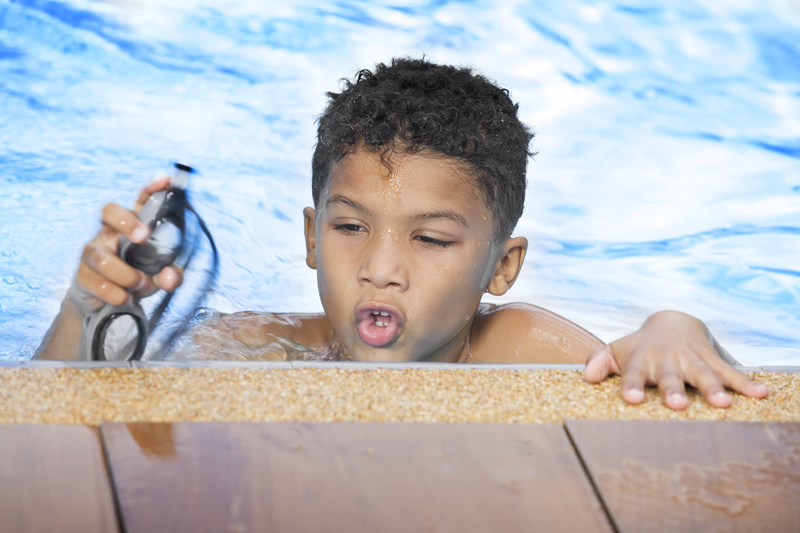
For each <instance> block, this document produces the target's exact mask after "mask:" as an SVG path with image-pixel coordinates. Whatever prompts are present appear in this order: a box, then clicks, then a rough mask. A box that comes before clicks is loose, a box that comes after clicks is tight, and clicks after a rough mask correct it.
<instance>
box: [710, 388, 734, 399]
mask: <svg viewBox="0 0 800 533" xmlns="http://www.w3.org/2000/svg"><path fill="white" fill-rule="evenodd" d="M730 397H731V395H730V394H728V393H727V392H725V391H722V390H718V391H717V392H715V393H714V398H717V399H720V400H727V399H728V398H730Z"/></svg>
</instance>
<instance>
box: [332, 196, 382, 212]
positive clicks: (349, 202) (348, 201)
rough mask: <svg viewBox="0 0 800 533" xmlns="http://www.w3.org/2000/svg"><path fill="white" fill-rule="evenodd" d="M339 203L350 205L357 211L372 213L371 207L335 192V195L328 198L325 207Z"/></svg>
mask: <svg viewBox="0 0 800 533" xmlns="http://www.w3.org/2000/svg"><path fill="white" fill-rule="evenodd" d="M337 203H339V204H344V205H348V206H350V207H352V208H353V209H355V210H357V211H361V212H362V213H365V214H371V211H370V210H369V209H367V208H366V207H364V206H363V205H361V204H360V203H358V202H356V201H355V200H351V199H350V198H348V197H346V196H342V195H341V194H334V195H333V196H331V197H330V198H328V200H327V201H326V202H325V207H329V206H331V205H332V204H337Z"/></svg>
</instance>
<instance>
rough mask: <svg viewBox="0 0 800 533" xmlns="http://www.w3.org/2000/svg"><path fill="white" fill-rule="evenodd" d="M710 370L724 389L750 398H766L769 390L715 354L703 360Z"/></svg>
mask: <svg viewBox="0 0 800 533" xmlns="http://www.w3.org/2000/svg"><path fill="white" fill-rule="evenodd" d="M703 359H704V361H706V363H707V364H708V366H709V367H710V368H711V370H712V371H713V372H714V373H715V374H716V375H717V376H719V379H720V381H721V382H722V384H723V385H724V386H726V387H728V388H729V389H731V390H734V391H736V392H738V393H740V394H744V395H745V396H749V397H751V398H766V397H767V396H768V395H769V388H768V387H767V386H766V385H764V384H763V383H756V382H755V381H753V380H752V379H750V377H749V376H748V375H747V374H743V373H742V372H739V371H738V370H736V369H735V368H733V367H732V366H730V365H729V364H728V363H726V362H725V361H723V360H722V359H721V358H720V357H719V355H717V353H716V352H713V353H712V354H710V355H707V356H706V357H704V358H703Z"/></svg>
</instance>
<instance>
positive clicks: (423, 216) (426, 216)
mask: <svg viewBox="0 0 800 533" xmlns="http://www.w3.org/2000/svg"><path fill="white" fill-rule="evenodd" d="M439 218H444V219H446V220H452V221H453V222H455V223H456V224H458V225H459V226H461V227H462V228H466V227H467V219H465V218H464V217H462V216H461V215H459V214H458V213H456V212H454V211H434V212H433V213H420V214H419V215H417V216H415V217H414V220H435V219H439Z"/></svg>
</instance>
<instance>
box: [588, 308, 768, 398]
mask: <svg viewBox="0 0 800 533" xmlns="http://www.w3.org/2000/svg"><path fill="white" fill-rule="evenodd" d="M715 344H716V342H715V341H714V338H713V337H712V336H711V333H710V332H709V331H708V328H707V327H706V325H705V324H703V322H701V321H700V320H698V319H696V318H694V317H692V316H690V315H687V314H685V313H680V312H678V311H661V312H659V313H656V314H654V315H652V316H651V317H650V318H648V319H647V320H646V321H645V323H644V324H643V325H642V327H641V328H639V330H638V331H636V332H635V333H632V334H631V335H628V336H627V337H623V338H621V339H619V340H617V341H614V342H612V343H611V344H609V345H607V346H606V347H605V348H602V349H600V350H598V351H596V352H594V353H593V354H592V355H590V356H589V359H588V360H587V361H586V370H585V371H584V379H586V381H588V382H590V383H599V382H601V381H603V380H604V379H605V378H607V377H608V376H610V375H611V374H619V375H620V376H621V377H622V378H621V379H622V396H623V398H625V401H627V402H628V403H632V404H637V403H641V402H643V401H644V398H645V395H644V387H645V385H658V390H659V391H660V392H661V395H662V396H663V398H664V403H666V405H667V407H670V408H672V409H685V408H686V407H687V406H688V405H689V399H688V398H687V396H686V388H685V385H684V383H688V384H690V385H692V386H694V387H696V388H697V389H699V390H700V392H701V393H702V394H703V395H704V396H705V397H706V399H707V400H708V403H710V404H711V405H713V406H714V407H729V406H730V405H731V402H732V398H731V395H730V394H728V393H727V392H726V391H725V388H726V387H727V388H729V389H731V390H734V391H736V392H739V393H741V394H744V395H745V396H750V397H753V398H764V397H765V396H767V394H768V393H769V390H768V389H767V387H766V385H762V384H759V383H756V382H754V381H753V380H751V379H750V378H749V377H747V376H746V375H745V374H742V373H741V372H739V371H737V370H736V369H734V368H733V367H731V366H730V365H728V363H726V362H725V361H724V360H723V359H722V358H721V357H720V355H719V353H718V352H717V350H716V349H715V348H714V346H715Z"/></svg>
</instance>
